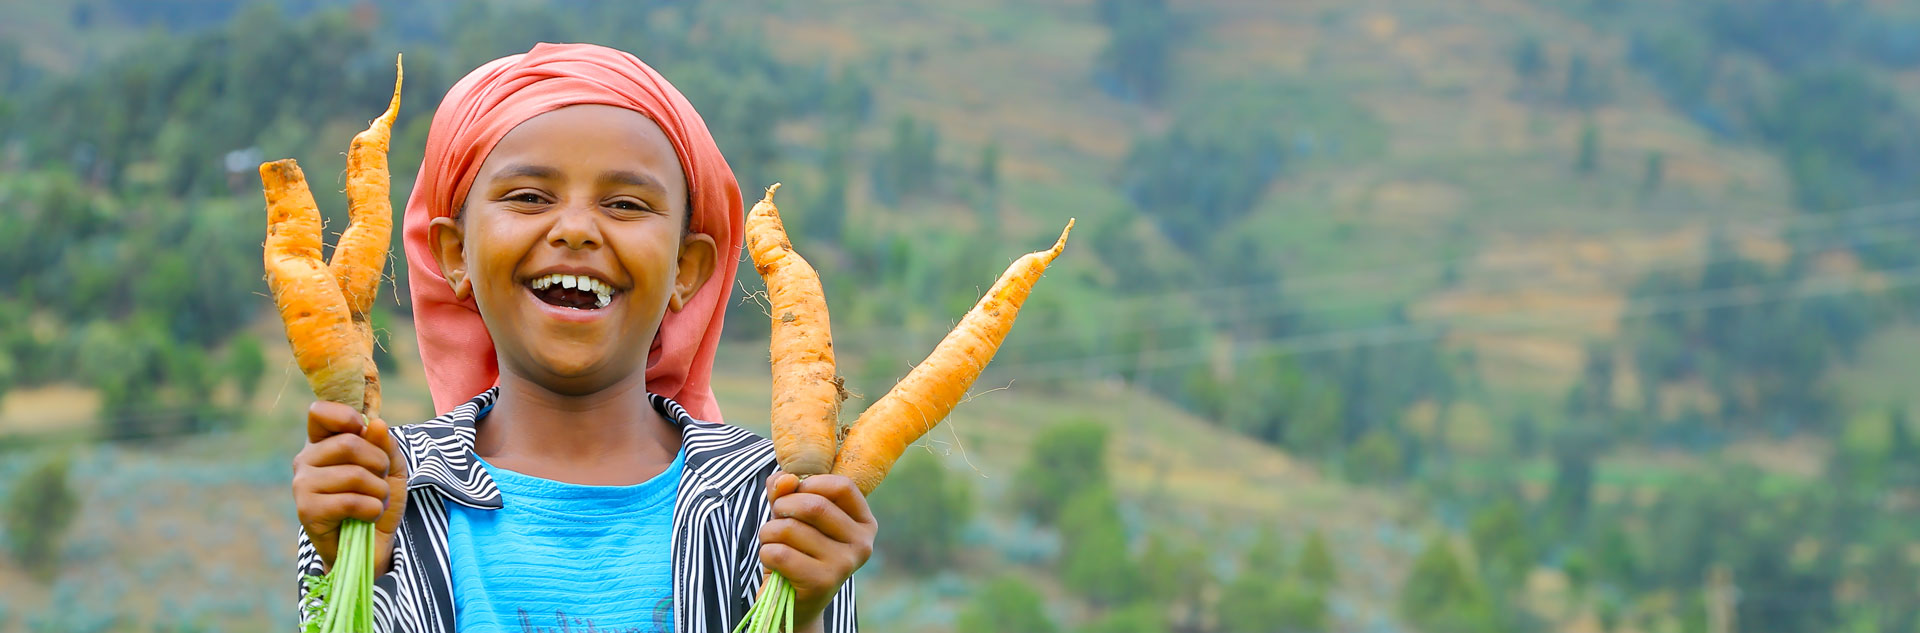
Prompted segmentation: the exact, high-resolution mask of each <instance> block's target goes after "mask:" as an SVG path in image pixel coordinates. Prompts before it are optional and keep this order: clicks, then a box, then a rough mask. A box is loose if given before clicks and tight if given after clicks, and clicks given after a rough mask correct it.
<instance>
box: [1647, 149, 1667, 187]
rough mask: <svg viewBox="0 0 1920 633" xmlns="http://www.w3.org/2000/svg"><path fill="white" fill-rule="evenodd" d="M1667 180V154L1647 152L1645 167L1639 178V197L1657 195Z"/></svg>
mask: <svg viewBox="0 0 1920 633" xmlns="http://www.w3.org/2000/svg"><path fill="white" fill-rule="evenodd" d="M1666 179H1667V154H1666V153H1665V152H1647V166H1646V169H1645V170H1643V172H1642V174H1641V176H1640V197H1642V198H1646V197H1648V196H1652V195H1653V194H1655V193H1659V191H1660V186H1661V185H1662V184H1664V183H1665V182H1666Z"/></svg>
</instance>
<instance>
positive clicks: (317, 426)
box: [293, 401, 407, 574]
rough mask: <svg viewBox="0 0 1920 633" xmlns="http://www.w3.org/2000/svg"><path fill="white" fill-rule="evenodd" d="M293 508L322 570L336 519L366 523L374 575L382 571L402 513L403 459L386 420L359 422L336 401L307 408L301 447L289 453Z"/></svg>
mask: <svg viewBox="0 0 1920 633" xmlns="http://www.w3.org/2000/svg"><path fill="white" fill-rule="evenodd" d="M293 506H294V510H295V511H296V513H297V514H298V515H299V517H300V526H301V527H303V528H306V530H307V538H308V539H309V540H311V541H312V542H313V547H314V549H315V550H318V551H319V553H320V560H321V562H322V563H323V564H325V566H326V568H327V569H332V568H333V558H334V554H335V552H336V551H337V550H338V549H339V545H340V524H341V522H342V521H345V520H347V519H349V518H353V519H360V520H362V521H371V522H372V523H373V527H374V573H376V574H384V573H387V570H388V569H389V567H390V566H391V564H392V562H393V561H392V559H393V533H394V532H395V531H396V530H398V529H399V527H400V517H401V515H403V514H405V513H406V506H407V461H406V459H405V458H403V457H401V455H400V450H399V447H398V446H396V445H395V444H394V441H393V436H392V435H391V434H388V433H387V425H386V423H385V422H382V421H380V419H379V418H374V420H373V423H372V424H362V423H361V415H360V413H359V412H357V411H354V410H353V408H352V407H349V406H347V405H344V404H340V403H337V402H319V401H316V402H314V403H313V406H310V407H307V447H306V448H304V449H301V450H300V454H298V455H295V456H294V457H293Z"/></svg>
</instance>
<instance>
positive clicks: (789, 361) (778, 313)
mask: <svg viewBox="0 0 1920 633" xmlns="http://www.w3.org/2000/svg"><path fill="white" fill-rule="evenodd" d="M779 189H780V185H779V184H777V183H776V184H774V185H773V186H772V187H768V188H767V194H766V196H765V197H764V198H762V199H761V200H760V202H759V203H757V204H755V205H753V209H752V210H751V211H749V212H748V214H747V222H746V224H747V227H746V228H747V234H746V245H747V250H748V252H749V253H750V254H751V255H752V256H753V264H754V270H755V271H756V272H758V273H759V274H760V277H761V278H762V279H763V280H765V281H766V284H767V298H768V301H769V304H770V305H771V307H772V311H771V316H772V317H773V329H772V336H771V338H772V344H771V346H770V350H769V351H770V352H771V357H772V365H773V450H774V455H775V458H776V459H777V460H778V461H779V462H780V469H781V470H783V471H785V472H789V473H793V474H795V475H799V476H801V477H806V476H809V475H817V474H822V473H832V474H837V475H844V476H846V477H847V478H848V479H851V480H853V482H854V484H855V485H857V486H859V488H860V492H861V493H863V494H870V493H872V492H873V489H874V488H875V487H878V486H879V485H880V482H881V480H883V479H885V478H886V476H887V471H888V470H890V469H892V468H893V463H894V462H895V461H896V460H898V459H900V455H901V454H902V453H904V452H906V450H907V446H909V445H911V444H912V443H913V442H915V441H917V440H919V439H920V437H921V436H923V435H925V434H926V433H927V431H929V430H931V429H932V428H933V427H934V425H936V424H939V423H940V421H941V420H943V419H946V417H947V414H948V413H950V412H952V411H953V407H954V406H955V405H957V404H959V403H960V400H961V399H962V398H963V397H964V396H965V395H966V392H967V389H968V388H969V387H972V386H973V381H974V380H975V379H977V378H979V377H980V372H981V370H983V369H986V366H987V363H988V362H990V361H992V360H993V355H994V352H996V351H998V350H999V349H1000V343H1001V342H1002V341H1004V340H1006V338H1007V332H1008V331H1009V330H1011V329H1012V328H1013V320H1014V317H1015V316H1017V315H1018V314H1019V312H1020V305H1021V304H1022V303H1024V302H1025V301H1026V299H1027V295H1028V294H1029V293H1030V292H1032V291H1033V285H1034V284H1035V283H1036V282H1038V281H1039V280H1040V275H1041V274H1042V273H1044V272H1046V269H1047V266H1048V265H1049V264H1051V263H1053V259H1054V258H1055V257H1058V256H1059V255H1060V251H1061V250H1063V249H1064V248H1066V245H1067V235H1068V234H1070V233H1072V232H1073V220H1068V221H1067V226H1066V228H1065V229H1063V230H1062V231H1061V232H1060V238H1059V239H1058V240H1055V241H1054V243H1053V247H1052V248H1049V249H1047V250H1044V251H1037V252H1033V253H1028V254H1026V255H1024V256H1022V257H1021V258H1020V259H1018V260H1015V261H1014V262H1013V265H1012V266H1009V267H1008V268H1007V270H1006V272H1004V273H1001V275H1000V278H999V279H998V280H996V281H994V283H993V287H992V288H990V289H988V290H987V294H986V296H983V297H981V298H980V301H979V302H978V303H976V304H974V306H973V309H972V310H969V311H967V314H966V316H965V317H963V318H961V319H960V324H959V325H957V326H955V327H954V328H953V331H951V332H948V333H947V336H946V338H944V339H941V341H940V344H939V345H936V346H934V349H933V353H931V354H929V355H927V358H926V360H924V361H922V362H921V363H920V364H919V365H916V366H914V368H913V370H912V371H909V372H907V376H906V377H905V378H902V379H900V382H899V383H897V384H895V385H894V386H893V388H892V389H890V390H888V391H887V395H885V396H883V397H881V398H880V400H879V401H877V402H875V403H874V404H873V406H872V407H869V408H867V410H866V411H864V412H862V413H861V414H860V417H859V419H857V420H855V421H854V423H853V426H852V427H850V428H849V429H848V430H847V434H846V439H845V441H844V442H839V441H836V440H837V439H838V437H839V434H838V431H839V418H840V403H841V402H842V401H844V400H845V399H846V390H845V389H844V388H843V383H842V381H841V379H840V377H839V375H838V374H837V373H836V370H835V368H834V360H833V335H832V332H831V330H830V328H829V326H828V321H827V302H826V297H825V295H824V294H823V293H822V292H821V290H820V276H819V274H818V273H816V272H814V270H813V267H812V266H810V265H808V264H807V262H806V260H805V259H803V258H801V257H800V254H799V253H797V252H795V251H794V250H793V242H792V241H791V240H790V239H788V237H787V232H786V227H785V224H784V223H783V222H782V220H781V218H780V210H779V208H778V207H776V206H774V204H773V194H774V192H775V191H778V190H779ZM793 602H794V596H793V588H792V586H791V585H788V584H787V582H786V579H784V578H782V577H781V576H780V574H778V573H774V574H770V575H769V577H768V579H767V582H766V583H765V584H763V585H762V586H761V593H760V597H759V599H757V600H755V601H754V604H753V607H752V608H751V609H750V610H749V611H748V613H747V617H746V618H745V619H744V620H742V621H741V623H740V626H739V627H736V628H735V633H740V632H741V631H747V632H749V633H771V632H773V631H792V630H793V620H792V617H793Z"/></svg>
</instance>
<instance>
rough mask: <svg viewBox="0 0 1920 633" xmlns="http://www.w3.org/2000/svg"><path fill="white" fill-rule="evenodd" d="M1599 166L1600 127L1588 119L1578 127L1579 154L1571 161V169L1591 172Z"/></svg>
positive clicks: (1583, 172) (1585, 172)
mask: <svg viewBox="0 0 1920 633" xmlns="http://www.w3.org/2000/svg"><path fill="white" fill-rule="evenodd" d="M1599 168H1600V128H1599V126H1596V125H1594V123H1593V121H1592V120H1591V119H1589V120H1588V121H1587V123H1586V125H1583V126H1581V127H1580V154H1579V157H1578V158H1576V159H1574V161H1573V170H1574V171H1577V172H1580V173H1582V174H1591V173H1593V172H1594V171H1596V170H1598V169H1599Z"/></svg>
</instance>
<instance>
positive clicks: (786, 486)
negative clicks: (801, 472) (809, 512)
mask: <svg viewBox="0 0 1920 633" xmlns="http://www.w3.org/2000/svg"><path fill="white" fill-rule="evenodd" d="M799 487H800V478H799V477H798V476H795V475H794V474H793V473H787V472H781V471H778V470H776V471H773V475H772V476H770V477H767V500H768V501H774V500H777V499H779V498H781V497H784V496H787V495H788V494H790V493H792V492H793V491H794V489H796V488H799Z"/></svg>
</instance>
